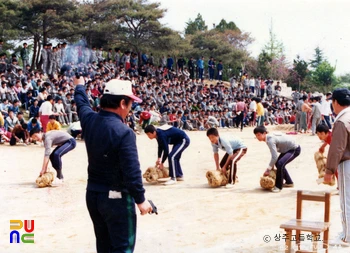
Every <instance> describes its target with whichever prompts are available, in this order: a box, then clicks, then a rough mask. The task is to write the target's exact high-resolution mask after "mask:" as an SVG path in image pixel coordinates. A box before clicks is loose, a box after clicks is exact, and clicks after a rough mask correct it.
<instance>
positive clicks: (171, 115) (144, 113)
mask: <svg viewBox="0 0 350 253" xmlns="http://www.w3.org/2000/svg"><path fill="white" fill-rule="evenodd" d="M51 47H52V45H51V44H46V45H45V46H44V48H43V50H44V51H42V53H41V61H40V62H41V65H40V66H39V70H34V68H32V67H31V66H30V65H29V58H28V56H29V55H30V52H28V51H27V47H25V50H26V51H25V52H22V51H21V56H20V57H21V60H22V63H23V64H24V66H23V68H22V67H20V66H19V59H18V56H17V55H16V54H13V55H11V57H10V58H9V59H8V58H7V57H8V56H7V55H6V53H4V52H1V48H0V77H1V87H0V99H1V103H0V134H1V141H2V142H4V141H10V140H11V139H12V140H13V139H15V140H16V142H23V143H25V144H28V143H30V139H29V136H28V131H30V130H31V129H32V128H34V127H39V128H42V129H43V130H44V131H47V130H50V129H52V128H53V129H60V128H61V125H62V126H69V125H72V123H74V122H78V121H79V119H78V117H77V112H76V105H75V102H74V85H73V77H74V76H75V75H81V76H83V77H84V80H85V86H86V94H87V95H88V98H89V100H90V104H91V106H92V107H93V109H94V110H95V111H99V109H100V98H101V96H102V94H103V90H104V84H105V83H106V82H108V81H109V80H110V79H113V78H119V79H126V80H130V81H131V83H132V86H133V92H134V93H135V94H136V95H137V96H139V97H140V98H141V99H142V101H143V102H142V103H139V104H134V105H133V108H132V111H131V112H130V114H129V115H128V117H127V119H126V122H127V124H128V125H129V126H130V127H131V128H133V129H134V130H135V131H137V133H139V132H138V125H140V126H141V127H142V128H144V127H145V126H147V125H148V124H160V125H162V124H171V125H173V126H175V127H178V128H181V129H184V130H205V129H208V128H209V127H213V126H214V127H222V128H238V127H240V128H241V130H243V129H244V127H245V126H254V125H256V124H264V125H267V124H284V123H294V121H295V115H296V114H297V103H298V101H299V100H301V99H302V98H303V97H305V96H306V97H307V98H310V94H308V93H306V92H304V91H301V92H294V93H293V98H289V99H288V98H285V97H282V96H281V95H280V92H281V86H280V83H279V82H276V81H273V80H272V79H271V78H263V77H260V76H249V75H248V73H242V74H241V75H239V76H237V77H235V76H234V77H232V78H231V79H230V81H229V82H223V81H222V73H223V69H224V66H223V64H222V62H221V61H220V60H219V61H218V63H216V61H215V59H214V58H213V57H210V58H209V59H207V60H208V62H207V63H205V60H206V59H205V58H204V57H200V58H199V59H196V60H195V59H194V58H193V57H191V58H190V59H188V60H187V61H186V60H185V59H184V58H183V57H182V56H180V57H178V59H177V62H174V60H173V58H172V57H171V56H170V55H168V56H167V57H165V56H162V57H160V59H158V61H156V60H155V58H154V57H153V55H152V54H150V55H148V54H147V53H143V54H141V55H139V54H137V53H134V52H130V51H125V52H124V53H122V52H121V50H120V49H118V48H116V49H114V50H112V49H109V50H108V52H103V49H102V48H100V49H99V50H96V48H92V49H91V50H90V49H88V48H86V47H82V46H81V45H78V46H67V44H66V43H63V44H59V45H57V46H55V47H54V48H53V49H51ZM204 66H207V67H206V69H205V68H204ZM205 77H207V78H205ZM303 101H305V103H307V102H308V100H303ZM23 112H24V113H25V115H26V116H28V120H27V121H26V120H25V119H24V117H23ZM53 120H54V121H53ZM50 123H51V126H49V128H48V125H49V124H50ZM19 126H20V127H19ZM47 128H48V129H47ZM298 130H299V129H298ZM16 142H14V140H13V141H12V142H11V145H12V144H13V143H14V144H16ZM14 144H13V145H14Z"/></svg>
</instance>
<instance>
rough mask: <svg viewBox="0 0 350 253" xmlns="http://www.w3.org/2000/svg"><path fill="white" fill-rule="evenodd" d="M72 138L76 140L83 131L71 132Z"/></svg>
mask: <svg viewBox="0 0 350 253" xmlns="http://www.w3.org/2000/svg"><path fill="white" fill-rule="evenodd" d="M70 132H71V135H72V137H73V138H74V139H75V138H77V136H78V135H79V134H81V133H82V132H83V131H82V130H70Z"/></svg>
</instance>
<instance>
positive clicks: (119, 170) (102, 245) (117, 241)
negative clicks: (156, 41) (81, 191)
mask: <svg viewBox="0 0 350 253" xmlns="http://www.w3.org/2000/svg"><path fill="white" fill-rule="evenodd" d="M74 84H76V85H77V86H76V90H75V95H74V99H75V101H76V103H77V106H78V114H79V119H80V123H81V126H82V130H83V133H84V139H85V145H86V149H87V154H88V161H89V166H88V176H89V179H88V185H87V191H86V204H87V208H88V210H89V214H90V217H91V220H92V222H93V224H94V229H95V236H96V247H97V252H110V251H114V252H133V251H134V247H135V238H136V211H135V202H136V204H137V206H138V208H139V210H140V212H141V215H144V214H147V213H149V212H151V211H152V207H151V205H150V204H149V202H148V201H146V199H145V189H144V188H143V184H142V176H141V170H140V163H139V158H138V154H137V147H136V138H135V134H134V132H133V130H132V129H130V128H129V127H128V126H127V125H126V124H124V119H125V118H126V117H127V115H128V113H129V111H130V109H131V105H132V102H133V100H134V101H136V102H141V100H140V99H139V98H137V97H136V96H134V95H133V93H132V88H131V82H129V81H122V80H117V79H112V80H111V81H109V82H107V83H106V87H105V90H104V94H103V96H102V98H101V110H100V112H98V113H96V112H94V111H93V110H92V108H91V106H90V102H89V99H88V98H87V96H86V93H85V87H84V79H83V78H82V77H81V78H80V79H74Z"/></svg>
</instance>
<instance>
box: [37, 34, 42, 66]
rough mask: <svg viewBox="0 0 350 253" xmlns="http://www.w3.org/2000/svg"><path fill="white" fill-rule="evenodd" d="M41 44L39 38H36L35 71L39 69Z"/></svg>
mask: <svg viewBox="0 0 350 253" xmlns="http://www.w3.org/2000/svg"><path fill="white" fill-rule="evenodd" d="M41 64H42V62H41V43H40V38H38V53H37V57H36V69H40V68H41Z"/></svg>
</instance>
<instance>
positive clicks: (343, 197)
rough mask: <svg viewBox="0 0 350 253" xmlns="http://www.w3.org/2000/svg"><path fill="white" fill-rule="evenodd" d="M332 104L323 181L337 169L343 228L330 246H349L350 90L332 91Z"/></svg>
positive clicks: (329, 179) (328, 178) (328, 180)
mask: <svg viewBox="0 0 350 253" xmlns="http://www.w3.org/2000/svg"><path fill="white" fill-rule="evenodd" d="M332 106H333V110H334V113H335V114H337V117H336V118H335V122H334V125H333V131H332V142H331V145H330V147H329V151H328V156H327V164H326V168H327V169H326V174H325V177H324V181H325V182H326V183H330V182H331V181H332V177H333V175H334V174H335V171H336V170H338V185H339V199H340V208H341V220H342V227H343V230H342V232H341V233H340V234H339V236H338V238H336V239H335V240H331V241H330V242H329V245H331V246H334V245H336V246H338V245H340V246H343V247H350V187H349V184H350V156H349V154H350V142H349V138H350V132H349V129H350V110H349V108H350V91H349V90H348V89H347V88H339V89H336V90H334V91H333V94H332Z"/></svg>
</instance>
